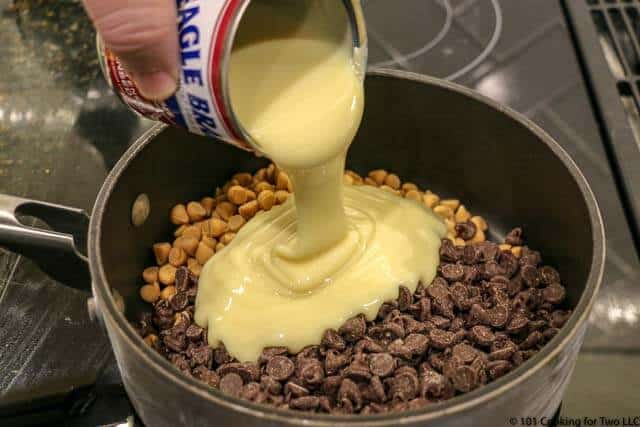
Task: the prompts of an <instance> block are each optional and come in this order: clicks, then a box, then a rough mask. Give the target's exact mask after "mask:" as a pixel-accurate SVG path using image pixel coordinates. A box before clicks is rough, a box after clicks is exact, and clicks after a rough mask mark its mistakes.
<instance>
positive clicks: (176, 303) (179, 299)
mask: <svg viewBox="0 0 640 427" xmlns="http://www.w3.org/2000/svg"><path fill="white" fill-rule="evenodd" d="M169 303H170V304H171V308H173V309H174V310H175V311H181V310H184V309H185V308H186V307H187V304H189V297H188V296H187V294H186V292H178V293H177V294H175V295H174V296H172V297H171V299H170V300H169Z"/></svg>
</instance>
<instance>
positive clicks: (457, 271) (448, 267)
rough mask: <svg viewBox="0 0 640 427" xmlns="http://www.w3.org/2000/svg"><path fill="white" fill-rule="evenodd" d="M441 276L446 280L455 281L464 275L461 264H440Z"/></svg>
mask: <svg viewBox="0 0 640 427" xmlns="http://www.w3.org/2000/svg"><path fill="white" fill-rule="evenodd" d="M440 271H441V272H442V277H444V278H445V279H446V280H447V281H448V282H457V281H458V280H462V278H463V277H464V268H462V265H461V264H442V265H441V266H440Z"/></svg>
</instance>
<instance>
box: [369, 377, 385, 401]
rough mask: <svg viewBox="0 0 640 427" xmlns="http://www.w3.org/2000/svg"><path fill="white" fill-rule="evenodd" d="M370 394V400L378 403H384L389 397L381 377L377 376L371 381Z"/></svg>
mask: <svg viewBox="0 0 640 427" xmlns="http://www.w3.org/2000/svg"><path fill="white" fill-rule="evenodd" d="M369 394H370V398H369V400H371V401H373V402H376V403H383V402H384V401H385V400H386V399H387V396H386V394H385V390H384V385H383V384H382V380H380V377H377V376H375V377H373V378H371V381H370V382H369Z"/></svg>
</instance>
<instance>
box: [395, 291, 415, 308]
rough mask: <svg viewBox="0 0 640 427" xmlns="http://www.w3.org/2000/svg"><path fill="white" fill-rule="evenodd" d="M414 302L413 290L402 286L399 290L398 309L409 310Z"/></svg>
mask: <svg viewBox="0 0 640 427" xmlns="http://www.w3.org/2000/svg"><path fill="white" fill-rule="evenodd" d="M412 302H413V295H412V294H411V291H410V290H409V289H408V288H407V287H405V286H400V288H399V290H398V310H400V311H407V310H408V309H409V306H410V305H411V303H412Z"/></svg>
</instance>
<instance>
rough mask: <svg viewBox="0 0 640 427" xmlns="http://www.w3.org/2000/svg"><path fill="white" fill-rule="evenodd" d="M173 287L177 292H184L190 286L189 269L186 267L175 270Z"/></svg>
mask: <svg viewBox="0 0 640 427" xmlns="http://www.w3.org/2000/svg"><path fill="white" fill-rule="evenodd" d="M174 286H175V287H176V290H177V291H178V292H185V291H186V290H187V289H189V287H190V286H191V281H190V280H189V269H188V268H187V267H179V268H178V269H177V270H176V279H175V283H174Z"/></svg>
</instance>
